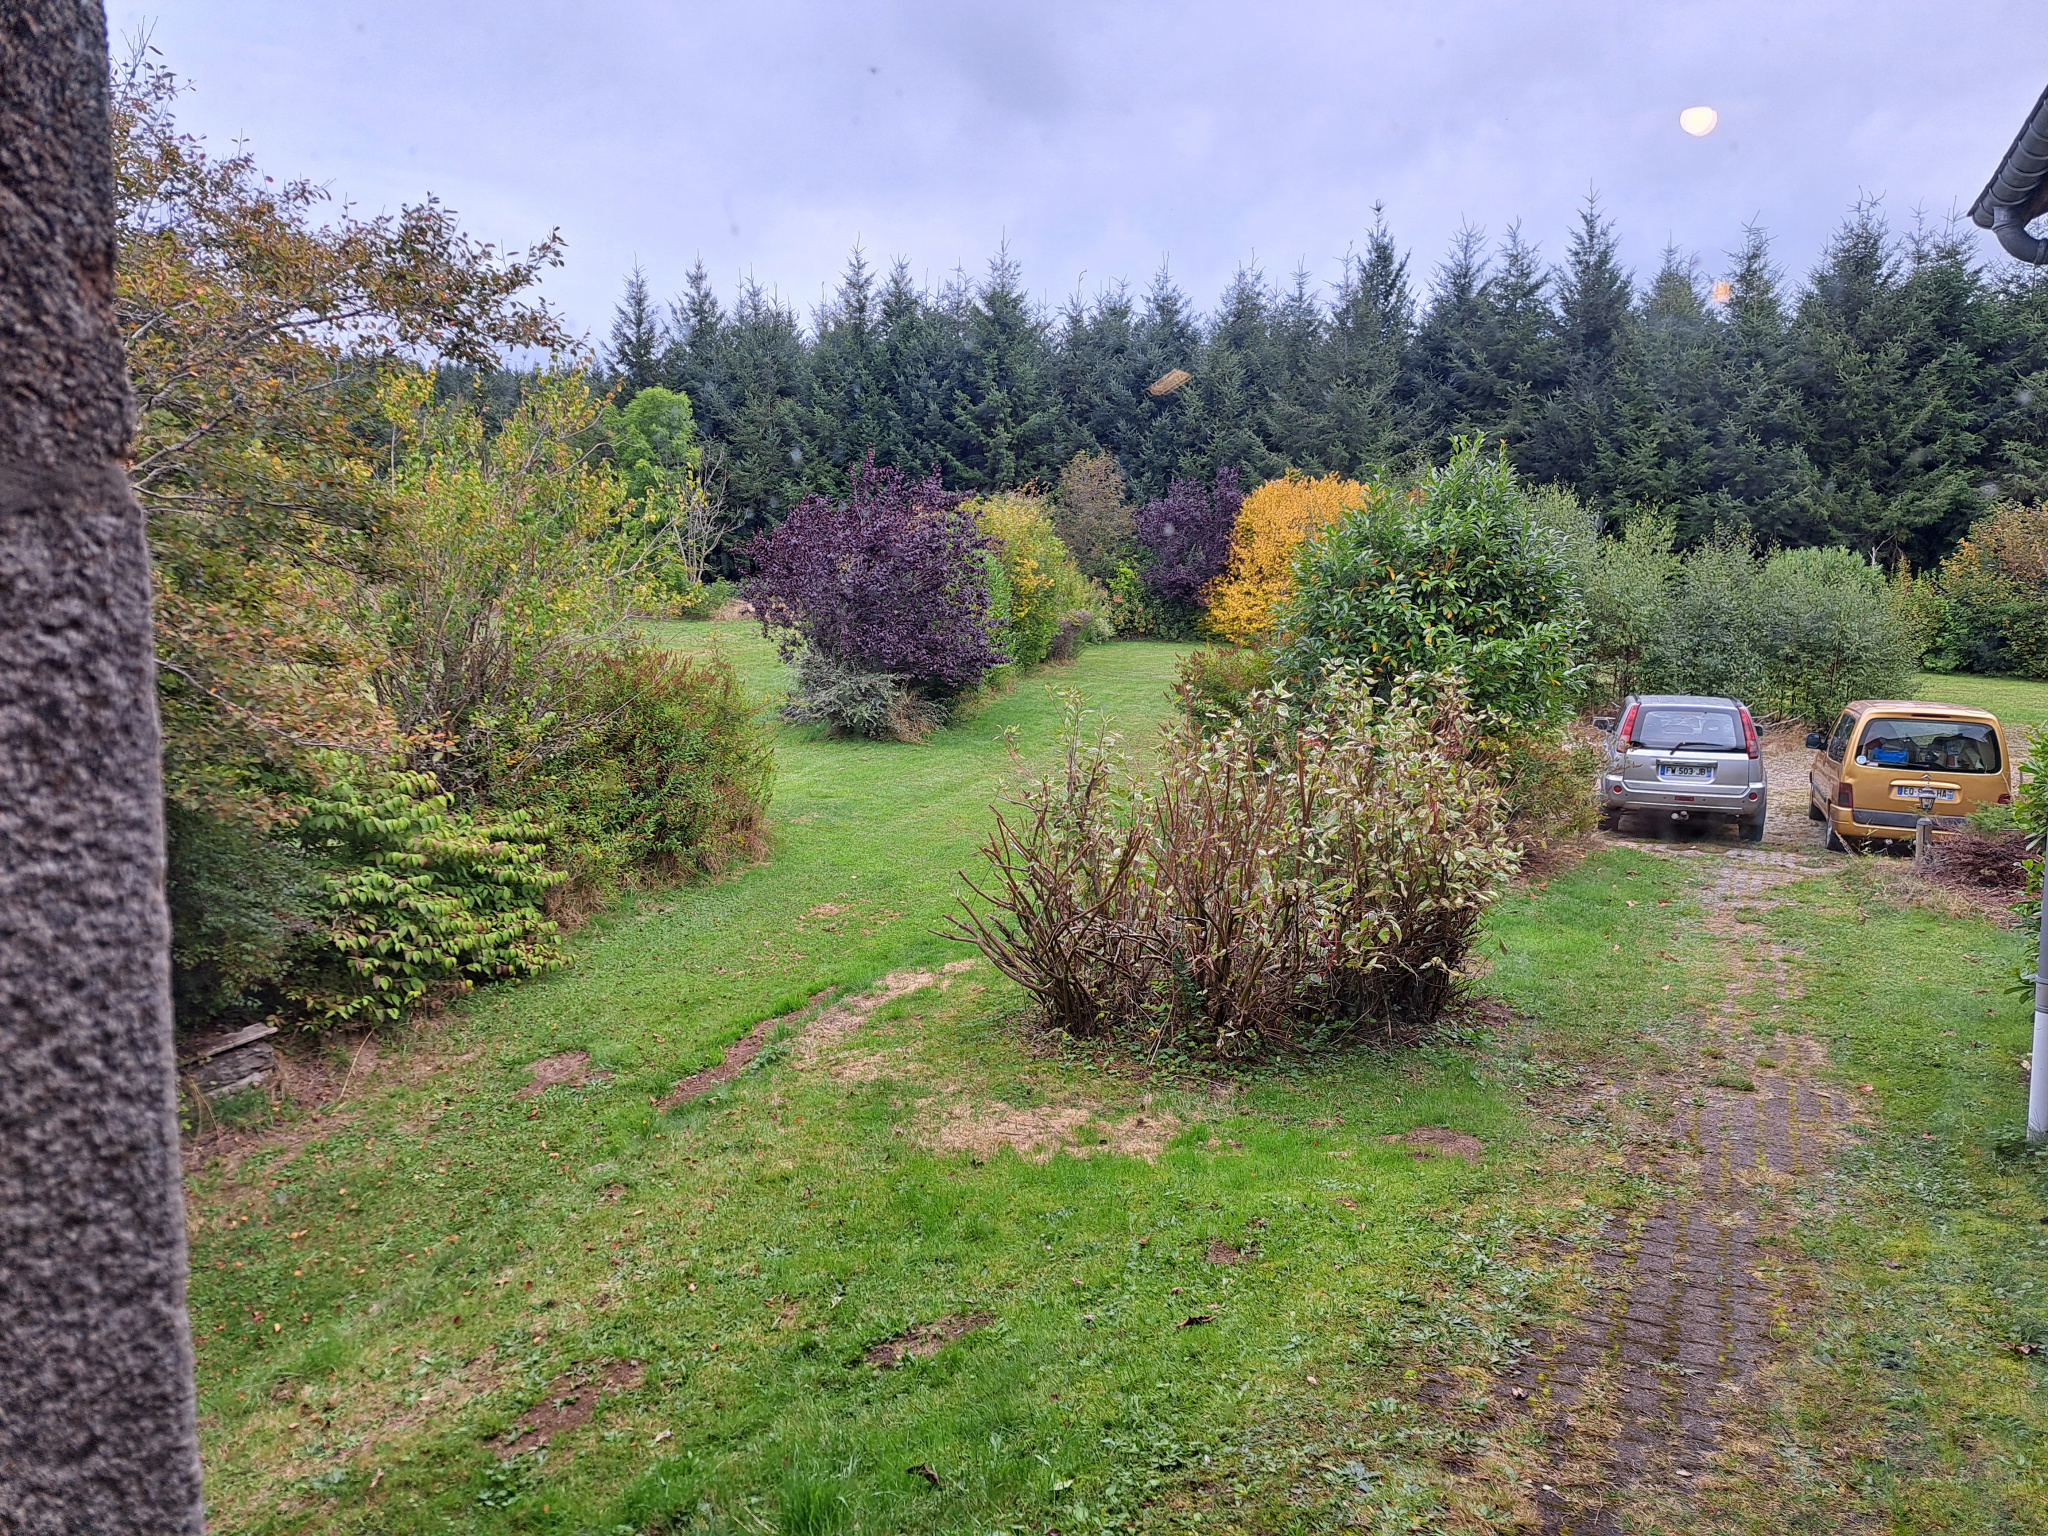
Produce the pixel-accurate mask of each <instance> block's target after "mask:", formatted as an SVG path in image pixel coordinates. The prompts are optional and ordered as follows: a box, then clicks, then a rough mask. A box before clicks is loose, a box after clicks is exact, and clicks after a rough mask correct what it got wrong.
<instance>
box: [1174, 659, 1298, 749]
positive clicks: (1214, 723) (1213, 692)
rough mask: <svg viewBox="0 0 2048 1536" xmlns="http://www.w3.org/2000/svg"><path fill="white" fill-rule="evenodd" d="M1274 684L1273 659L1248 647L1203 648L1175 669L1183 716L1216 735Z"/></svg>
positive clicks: (1175, 695) (1197, 727)
mask: <svg viewBox="0 0 2048 1536" xmlns="http://www.w3.org/2000/svg"><path fill="white" fill-rule="evenodd" d="M1272 684H1273V658H1272V657H1271V656H1270V655H1268V654H1267V653H1266V652H1264V651H1261V650H1256V649H1252V648H1249V647H1243V648H1241V647H1237V646H1221V645H1216V646H1202V647H1200V648H1198V649H1196V650H1192V651H1189V652H1188V653H1187V655H1185V656H1183V657H1182V658H1181V660H1180V666H1179V667H1178V668H1176V669H1175V672H1174V681H1173V692H1174V698H1175V699H1176V701H1177V702H1178V703H1179V704H1180V708H1181V713H1182V714H1184V715H1186V716H1187V717H1188V719H1189V720H1190V721H1192V722H1193V723H1194V725H1195V727H1196V729H1198V730H1203V731H1213V730H1218V729H1220V728H1222V727H1223V726H1225V725H1228V724H1229V723H1230V722H1231V721H1233V720H1236V719H1239V718H1240V717H1241V716H1243V714H1244V712H1245V707H1246V706H1247V705H1248V704H1249V703H1250V702H1251V698H1252V695H1253V694H1255V693H1257V692H1258V691H1259V690H1260V689H1262V688H1270V687H1271V686H1272Z"/></svg>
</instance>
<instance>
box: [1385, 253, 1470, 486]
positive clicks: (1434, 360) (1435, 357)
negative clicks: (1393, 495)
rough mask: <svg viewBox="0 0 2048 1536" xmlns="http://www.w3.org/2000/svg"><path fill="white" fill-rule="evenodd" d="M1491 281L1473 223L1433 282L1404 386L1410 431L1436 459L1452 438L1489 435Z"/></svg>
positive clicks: (1448, 449) (1412, 439)
mask: <svg viewBox="0 0 2048 1536" xmlns="http://www.w3.org/2000/svg"><path fill="white" fill-rule="evenodd" d="M1486 279H1487V258H1486V236H1485V234H1484V233H1483V232H1482V231H1480V230H1477V229H1474V228H1473V227H1472V226H1471V225H1469V224H1468V225H1466V226H1465V227H1464V228H1462V229H1460V230H1459V231H1458V233H1457V234H1456V235H1455V236H1454V237H1453V238H1452V241H1451V250H1450V254H1449V255H1448V256H1446V257H1445V258H1444V260H1443V261H1442V262H1441V263H1440V264H1439V265H1438V267H1437V269H1436V272H1435V274H1434V277H1433V279H1432V281H1431V283H1430V293H1429V304H1428V306H1427V308H1426V309H1425V310H1424V312H1423V316H1422V322H1421V324H1420V325H1418V326H1417V327H1416V331H1415V340H1414V343H1413V344H1412V346H1411V347H1410V348H1409V358H1408V367H1407V370H1406V380H1405V387H1404V389H1403V392H1402V393H1403V404H1404V406H1405V410H1406V417H1407V434H1408V436H1409V438H1410V440H1411V441H1413V442H1414V443H1415V445H1416V447H1417V448H1418V449H1420V450H1421V452H1422V453H1423V454H1424V455H1425V456H1426V457H1428V458H1431V459H1439V458H1442V457H1444V456H1446V455H1447V454H1448V453H1449V451H1450V443H1451V439H1452V438H1454V437H1469V436H1471V435H1473V434H1474V433H1477V434H1480V435H1482V436H1484V435H1485V434H1486V431H1487V427H1488V425H1489V421H1488V417H1489V415H1490V407H1491V405H1492V402H1491V400H1489V399H1488V398H1486V394H1485V392H1484V391H1483V389H1482V387H1481V381H1482V380H1483V378H1484V376H1485V372H1486V361H1485V347H1486V342H1485V331H1486V319H1487V315H1486Z"/></svg>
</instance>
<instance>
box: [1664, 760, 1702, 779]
mask: <svg viewBox="0 0 2048 1536" xmlns="http://www.w3.org/2000/svg"><path fill="white" fill-rule="evenodd" d="M1713 776H1714V770H1713V767H1712V766H1711V765H1710V764H1707V763H1659V764H1658V765H1657V777H1658V778H1660V779H1691V780H1699V779H1711V778H1712V777H1713Z"/></svg>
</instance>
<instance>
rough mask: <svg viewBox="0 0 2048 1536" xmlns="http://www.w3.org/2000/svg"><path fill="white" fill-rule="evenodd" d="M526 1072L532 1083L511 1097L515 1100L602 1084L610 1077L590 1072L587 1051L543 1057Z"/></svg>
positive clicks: (565, 1052) (607, 1074)
mask: <svg viewBox="0 0 2048 1536" xmlns="http://www.w3.org/2000/svg"><path fill="white" fill-rule="evenodd" d="M527 1071H528V1072H530V1073H531V1074H532V1081H531V1082H529V1083H528V1084H527V1085H526V1086H525V1087H524V1088H522V1089H520V1090H519V1091H518V1092H517V1093H515V1094H513V1095H512V1097H513V1098H515V1099H531V1098H536V1097H538V1096H539V1095H541V1094H543V1093H546V1092H547V1091H548V1090H549V1089H550V1088H581V1087H584V1086H585V1085H586V1084H589V1083H594V1082H602V1081H603V1080H604V1079H605V1078H606V1077H608V1076H609V1075H610V1074H609V1073H605V1072H597V1073H593V1072H592V1071H591V1070H590V1052H588V1051H564V1052H562V1053H561V1054H560V1055H559V1056H543V1057H541V1059H540V1060H539V1061H536V1062H534V1063H533V1064H532V1065H531V1066H530V1067H528V1068H527Z"/></svg>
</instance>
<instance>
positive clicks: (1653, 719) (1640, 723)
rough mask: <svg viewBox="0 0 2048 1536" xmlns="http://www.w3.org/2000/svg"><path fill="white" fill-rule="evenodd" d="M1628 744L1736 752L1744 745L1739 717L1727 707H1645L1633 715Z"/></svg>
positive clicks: (1664, 749) (1656, 748)
mask: <svg viewBox="0 0 2048 1536" xmlns="http://www.w3.org/2000/svg"><path fill="white" fill-rule="evenodd" d="M1630 745H1632V746H1638V747H1649V748H1652V749H1653V750H1656V751H1660V752H1673V751H1676V750H1677V749H1678V748H1680V747H1692V748H1694V749H1696V750H1698V751H1702V752H1740V751H1742V750H1744V748H1745V747H1746V746H1747V745H1748V743H1747V740H1746V739H1745V737H1744V736H1743V734H1742V721H1741V720H1740V719H1739V718H1738V717H1737V716H1736V714H1735V712H1734V711H1733V710H1730V709H1684V708H1680V709H1673V708H1670V707H1668V706H1666V707H1661V708H1660V707H1654V706H1652V707H1645V708H1644V709H1643V710H1642V711H1641V712H1640V713H1639V714H1637V716H1636V733H1635V737H1634V739H1633V741H1632V742H1631V743H1630Z"/></svg>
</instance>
